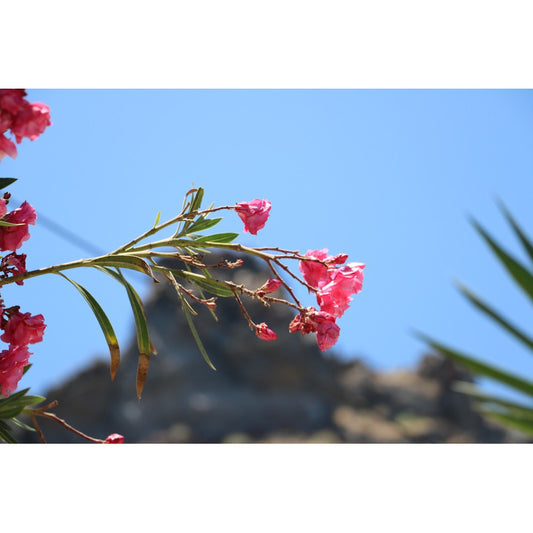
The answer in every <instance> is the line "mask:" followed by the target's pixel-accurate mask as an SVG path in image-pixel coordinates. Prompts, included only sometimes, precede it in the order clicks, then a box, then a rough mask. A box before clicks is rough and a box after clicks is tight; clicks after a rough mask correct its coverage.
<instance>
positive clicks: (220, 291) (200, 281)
mask: <svg viewBox="0 0 533 533" xmlns="http://www.w3.org/2000/svg"><path fill="white" fill-rule="evenodd" d="M165 270H168V271H170V272H172V273H173V274H174V275H176V276H178V277H179V278H182V279H185V280H187V281H190V282H191V283H194V284H195V285H197V286H198V287H200V288H201V289H204V290H206V291H208V292H210V293H211V294H214V295H216V296H222V297H223V298H231V297H233V296H234V294H233V291H232V290H231V289H230V288H229V287H228V286H227V285H226V284H225V283H224V282H223V281H219V280H217V279H213V278H207V277H205V276H202V275H201V274H196V273H195V272H185V271H183V270H178V269H171V268H168V269H165Z"/></svg>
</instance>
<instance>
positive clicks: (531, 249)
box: [499, 202, 533, 261]
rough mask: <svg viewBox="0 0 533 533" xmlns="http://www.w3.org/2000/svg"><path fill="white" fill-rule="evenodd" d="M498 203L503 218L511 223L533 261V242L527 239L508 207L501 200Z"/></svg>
mask: <svg viewBox="0 0 533 533" xmlns="http://www.w3.org/2000/svg"><path fill="white" fill-rule="evenodd" d="M499 204H500V209H501V210H502V212H503V214H504V216H505V218H506V219H507V221H508V222H509V224H511V226H512V228H513V230H514V232H515V233H516V236H517V237H518V239H519V240H520V242H521V243H522V246H523V247H524V249H525V251H526V252H527V254H528V255H529V257H530V259H531V260H532V261H533V243H532V242H531V240H530V239H528V237H527V236H526V234H525V233H524V232H523V231H522V229H521V228H520V226H519V225H518V224H517V222H516V221H515V219H514V218H513V216H512V215H511V213H510V212H509V211H508V209H507V208H506V207H505V205H504V204H503V202H499Z"/></svg>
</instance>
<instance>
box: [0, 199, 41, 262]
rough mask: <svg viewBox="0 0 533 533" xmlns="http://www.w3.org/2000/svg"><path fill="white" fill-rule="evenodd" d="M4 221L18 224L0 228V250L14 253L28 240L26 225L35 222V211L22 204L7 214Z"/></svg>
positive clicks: (28, 234) (26, 204) (29, 206)
mask: <svg viewBox="0 0 533 533" xmlns="http://www.w3.org/2000/svg"><path fill="white" fill-rule="evenodd" d="M4 220H5V221H6V222H11V223H12V224H20V225H18V226H0V250H1V251H6V250H11V251H12V252H15V251H16V250H17V249H18V248H20V247H21V246H22V243H23V242H24V241H27V240H28V239H29V238H30V233H29V231H28V225H29V224H35V221H36V220H37V215H36V214H35V209H34V208H33V207H32V206H31V205H30V204H29V203H28V202H24V203H23V204H22V205H21V206H20V207H19V208H17V209H15V210H14V211H11V213H8V214H7V215H6V216H5V218H4Z"/></svg>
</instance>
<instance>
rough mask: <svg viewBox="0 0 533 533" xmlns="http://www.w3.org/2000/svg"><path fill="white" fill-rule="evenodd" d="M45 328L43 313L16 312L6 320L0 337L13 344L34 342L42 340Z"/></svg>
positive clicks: (20, 344) (21, 344)
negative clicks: (33, 314)
mask: <svg viewBox="0 0 533 533" xmlns="http://www.w3.org/2000/svg"><path fill="white" fill-rule="evenodd" d="M45 328H46V324H45V323H44V317H43V315H35V316H32V315H31V314H30V313H19V312H16V313H14V314H12V315H11V316H10V318H9V320H8V321H7V324H6V326H5V328H4V333H3V334H2V336H0V339H2V340H3V341H4V342H7V343H9V344H13V345H15V346H23V345H25V344H35V343H36V342H41V341H42V340H43V334H44V329H45Z"/></svg>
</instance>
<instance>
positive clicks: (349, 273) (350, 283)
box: [316, 263, 365, 317]
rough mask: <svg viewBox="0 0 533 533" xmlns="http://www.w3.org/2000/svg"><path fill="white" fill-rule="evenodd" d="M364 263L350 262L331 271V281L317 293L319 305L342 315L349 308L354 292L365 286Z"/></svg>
mask: <svg viewBox="0 0 533 533" xmlns="http://www.w3.org/2000/svg"><path fill="white" fill-rule="evenodd" d="M364 267H365V265H364V264H362V263H349V264H348V265H346V266H343V267H341V268H337V269H332V270H330V272H329V275H330V282H329V283H327V284H326V285H323V286H322V288H320V289H319V290H318V292H317V294H316V298H317V302H318V305H319V306H320V309H321V311H324V312H326V313H328V314H330V315H333V316H335V317H340V316H342V315H343V314H344V311H346V309H348V307H349V303H350V302H351V301H352V294H357V293H358V292H360V291H361V289H362V287H363V268H364Z"/></svg>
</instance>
